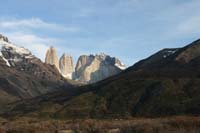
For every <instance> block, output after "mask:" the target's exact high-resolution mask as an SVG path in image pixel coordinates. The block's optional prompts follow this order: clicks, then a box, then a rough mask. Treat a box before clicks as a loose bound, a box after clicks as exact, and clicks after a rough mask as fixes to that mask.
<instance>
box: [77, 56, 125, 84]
mask: <svg viewBox="0 0 200 133" xmlns="http://www.w3.org/2000/svg"><path fill="white" fill-rule="evenodd" d="M125 68H126V67H125V65H124V64H123V63H122V62H121V61H120V60H119V59H117V58H115V57H111V56H109V55H106V54H104V53H101V54H96V55H89V56H87V55H82V56H80V57H79V59H78V62H77V65H76V68H75V75H76V78H77V80H79V81H82V82H87V83H94V82H97V81H100V80H103V79H105V78H108V77H110V76H113V75H116V74H118V73H120V72H121V71H122V70H124V69H125Z"/></svg>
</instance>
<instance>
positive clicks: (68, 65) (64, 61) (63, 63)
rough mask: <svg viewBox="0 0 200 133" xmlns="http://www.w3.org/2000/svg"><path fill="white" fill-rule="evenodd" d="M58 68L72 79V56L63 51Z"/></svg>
mask: <svg viewBox="0 0 200 133" xmlns="http://www.w3.org/2000/svg"><path fill="white" fill-rule="evenodd" d="M59 68H60V71H61V74H62V75H63V76H64V77H66V78H68V79H73V73H74V61H73V57H72V56H70V55H67V54H65V53H64V54H63V55H62V56H61V58H60V60H59Z"/></svg>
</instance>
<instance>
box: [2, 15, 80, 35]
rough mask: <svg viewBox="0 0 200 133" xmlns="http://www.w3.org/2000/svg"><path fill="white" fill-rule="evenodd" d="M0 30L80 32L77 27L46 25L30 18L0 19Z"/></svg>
mask: <svg viewBox="0 0 200 133" xmlns="http://www.w3.org/2000/svg"><path fill="white" fill-rule="evenodd" d="M0 28H3V29H11V30H17V29H20V30H22V29H25V30H27V29H45V30H53V31H60V32H78V31H80V28H79V27H72V26H71V27H67V26H64V25H59V24H54V23H48V22H45V21H44V20H42V19H39V18H30V19H15V18H6V19H5V18H1V19H0Z"/></svg>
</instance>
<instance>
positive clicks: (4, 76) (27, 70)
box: [0, 35, 72, 111]
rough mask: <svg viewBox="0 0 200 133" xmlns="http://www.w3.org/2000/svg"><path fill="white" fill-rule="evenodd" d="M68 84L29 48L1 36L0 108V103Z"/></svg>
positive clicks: (53, 89) (46, 91)
mask: <svg viewBox="0 0 200 133" xmlns="http://www.w3.org/2000/svg"><path fill="white" fill-rule="evenodd" d="M65 87H72V85H71V83H69V82H68V81H66V80H65V79H63V77H62V76H61V75H60V73H59V72H58V70H57V69H56V68H55V67H53V66H50V65H47V64H44V63H42V61H41V60H40V59H38V58H37V57H35V56H34V55H32V54H31V52H30V51H29V50H28V49H25V48H23V47H19V46H17V45H15V44H13V43H11V42H10V41H9V40H8V38H7V37H4V36H3V35H0V111H1V109H3V107H2V105H5V104H8V103H11V102H15V101H18V100H23V99H29V98H33V97H37V96H40V95H43V94H46V93H49V92H55V91H58V90H60V89H63V88H65Z"/></svg>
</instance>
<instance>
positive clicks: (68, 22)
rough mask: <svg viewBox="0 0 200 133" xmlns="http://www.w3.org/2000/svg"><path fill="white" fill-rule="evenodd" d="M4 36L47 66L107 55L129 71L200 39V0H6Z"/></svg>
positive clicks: (1, 23) (0, 27) (1, 18)
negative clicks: (52, 59)
mask: <svg viewBox="0 0 200 133" xmlns="http://www.w3.org/2000/svg"><path fill="white" fill-rule="evenodd" d="M0 3H1V4H0V34H3V35H5V36H7V37H8V38H9V40H10V41H11V42H14V43H16V44H17V45H19V46H23V47H25V48H28V49H30V50H31V51H32V53H33V54H34V55H36V56H37V57H39V58H41V59H42V60H43V61H44V58H45V53H46V50H47V49H48V48H49V47H50V46H54V47H56V48H57V51H58V53H59V56H61V55H62V54H63V53H66V54H69V55H72V56H73V57H74V59H75V60H77V58H78V57H79V56H80V55H83V54H86V55H89V54H98V53H106V54H108V55H111V56H113V57H117V58H119V59H120V60H121V61H122V62H124V63H125V64H126V65H127V66H131V65H133V64H134V63H135V62H137V61H139V60H141V59H144V58H147V57H148V56H150V55H151V54H153V53H155V52H157V51H159V50H161V49H163V48H176V47H183V46H185V45H187V44H189V43H191V42H193V41H195V40H196V39H199V38H200V8H199V7H200V0H0Z"/></svg>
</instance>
